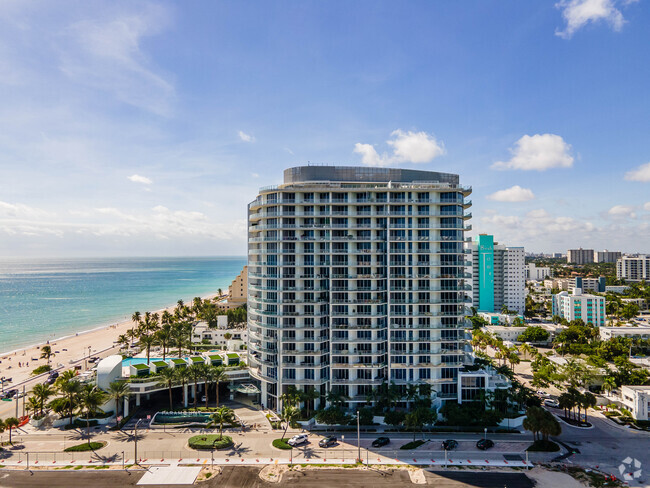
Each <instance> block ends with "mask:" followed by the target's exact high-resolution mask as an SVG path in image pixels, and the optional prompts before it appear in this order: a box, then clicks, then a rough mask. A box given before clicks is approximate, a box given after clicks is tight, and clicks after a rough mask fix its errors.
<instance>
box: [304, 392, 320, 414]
mask: <svg viewBox="0 0 650 488" xmlns="http://www.w3.org/2000/svg"><path fill="white" fill-rule="evenodd" d="M319 398H320V391H318V390H317V389H316V388H314V387H313V386H312V387H311V388H308V389H305V390H304V391H302V392H301V394H300V399H301V400H302V401H303V402H305V408H306V409H307V418H309V417H310V412H311V404H312V402H313V401H315V400H318V399H319Z"/></svg>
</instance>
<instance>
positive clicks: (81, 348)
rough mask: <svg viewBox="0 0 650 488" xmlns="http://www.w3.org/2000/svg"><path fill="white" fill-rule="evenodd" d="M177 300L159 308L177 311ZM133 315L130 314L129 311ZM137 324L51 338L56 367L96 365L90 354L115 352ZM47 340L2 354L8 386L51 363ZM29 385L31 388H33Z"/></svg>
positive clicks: (1, 374) (125, 323)
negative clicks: (44, 356) (43, 354)
mask: <svg viewBox="0 0 650 488" xmlns="http://www.w3.org/2000/svg"><path fill="white" fill-rule="evenodd" d="M215 297H217V294H216V293H215V294H210V295H206V296H203V297H201V298H203V299H208V298H210V299H211V298H215ZM175 306H176V304H174V305H171V306H169V307H167V308H162V309H160V310H155V312H158V313H162V312H163V311H165V310H168V311H170V312H171V311H173V309H174V307H175ZM129 315H130V314H129ZM133 326H134V323H133V322H132V321H131V320H130V319H129V320H125V321H122V322H118V323H116V324H113V325H108V326H104V327H95V328H90V329H87V330H85V331H80V332H78V333H76V334H75V335H69V336H66V337H62V338H60V339H55V340H51V341H49V345H50V346H51V348H52V352H53V353H54V356H53V357H52V358H50V365H51V366H52V369H68V368H71V367H73V366H76V365H78V364H81V366H82V369H84V370H85V369H88V368H89V367H92V366H93V365H92V364H88V363H87V359H88V358H89V357H94V356H99V357H101V358H103V357H106V356H109V355H111V354H115V353H116V352H117V351H118V350H119V346H117V345H116V341H117V338H118V337H119V336H120V335H121V334H126V332H127V331H128V330H129V329H130V328H132V327H133ZM45 344H47V343H42V344H38V345H32V346H29V347H26V348H24V349H18V350H16V351H12V352H11V353H6V354H0V377H5V378H11V380H12V381H11V382H9V383H5V385H4V389H5V390H6V389H8V388H9V389H10V388H19V389H21V388H22V384H23V383H24V382H26V381H28V380H30V379H32V378H34V377H33V376H32V375H31V373H32V371H33V370H34V369H36V368H37V367H38V366H42V365H44V364H47V360H46V359H40V356H41V347H43V346H44V345H45ZM30 386H31V385H29V386H28V387H27V391H29V389H30Z"/></svg>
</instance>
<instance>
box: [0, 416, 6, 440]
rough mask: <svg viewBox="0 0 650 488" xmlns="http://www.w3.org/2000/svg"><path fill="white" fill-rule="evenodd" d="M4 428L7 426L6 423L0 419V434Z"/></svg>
mask: <svg viewBox="0 0 650 488" xmlns="http://www.w3.org/2000/svg"><path fill="white" fill-rule="evenodd" d="M6 428H7V425H6V424H5V421H4V420H2V419H0V434H2V433H3V432H4V431H5V429H6ZM1 439H2V436H0V444H2V442H1Z"/></svg>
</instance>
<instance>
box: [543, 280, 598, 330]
mask: <svg viewBox="0 0 650 488" xmlns="http://www.w3.org/2000/svg"><path fill="white" fill-rule="evenodd" d="M553 315H557V316H559V317H562V318H563V319H566V320H568V321H569V322H571V321H572V320H578V319H581V320H582V321H583V322H584V323H585V324H588V323H592V324H593V325H594V326H596V327H604V326H605V321H606V317H607V316H606V312H605V297H601V296H597V295H589V294H583V293H582V290H581V289H580V288H576V289H574V290H573V293H571V294H569V293H568V292H566V291H561V292H560V293H556V294H555V295H553Z"/></svg>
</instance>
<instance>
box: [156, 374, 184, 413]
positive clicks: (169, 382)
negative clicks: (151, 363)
mask: <svg viewBox="0 0 650 488" xmlns="http://www.w3.org/2000/svg"><path fill="white" fill-rule="evenodd" d="M179 371H181V370H180V369H172V368H164V369H161V370H160V371H158V377H159V381H158V384H159V385H161V386H165V387H167V388H168V389H169V409H170V410H173V408H174V402H173V399H172V388H173V387H174V383H175V382H176V380H178V379H180V378H179V374H178V372H179Z"/></svg>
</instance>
